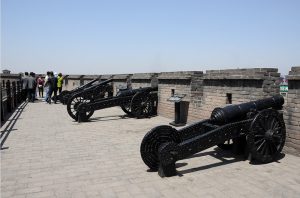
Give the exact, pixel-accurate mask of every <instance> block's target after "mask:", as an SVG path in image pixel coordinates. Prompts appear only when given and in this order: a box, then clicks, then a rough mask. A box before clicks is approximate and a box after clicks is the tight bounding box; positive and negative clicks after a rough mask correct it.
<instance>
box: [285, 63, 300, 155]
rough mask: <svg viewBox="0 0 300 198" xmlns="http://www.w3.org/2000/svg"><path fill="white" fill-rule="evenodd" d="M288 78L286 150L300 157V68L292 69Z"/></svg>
mask: <svg viewBox="0 0 300 198" xmlns="http://www.w3.org/2000/svg"><path fill="white" fill-rule="evenodd" d="M287 78H288V83H289V91H288V94H287V98H286V105H285V111H284V119H285V124H286V130H287V139H286V144H285V148H284V149H285V151H286V152H288V153H292V154H295V155H297V156H300V67H292V69H291V71H290V72H289V75H288V77H287Z"/></svg>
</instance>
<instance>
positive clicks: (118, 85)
mask: <svg viewBox="0 0 300 198" xmlns="http://www.w3.org/2000/svg"><path fill="white" fill-rule="evenodd" d="M131 76H132V74H116V75H112V78H113V83H112V85H113V91H114V95H116V94H117V92H118V91H119V89H124V88H130V87H131V84H130V80H131Z"/></svg>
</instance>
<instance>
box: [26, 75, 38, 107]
mask: <svg viewBox="0 0 300 198" xmlns="http://www.w3.org/2000/svg"><path fill="white" fill-rule="evenodd" d="M33 75H34V74H33V72H30V76H29V77H28V87H27V88H28V91H27V99H28V101H30V102H34V100H35V90H36V81H35V77H34V76H33Z"/></svg>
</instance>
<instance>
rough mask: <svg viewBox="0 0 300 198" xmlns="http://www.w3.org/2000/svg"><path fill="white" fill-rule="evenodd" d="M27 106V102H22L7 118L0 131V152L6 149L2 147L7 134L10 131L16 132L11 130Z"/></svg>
mask: <svg viewBox="0 0 300 198" xmlns="http://www.w3.org/2000/svg"><path fill="white" fill-rule="evenodd" d="M27 104H28V102H23V103H21V104H20V105H19V106H18V107H17V108H16V110H15V111H14V113H13V114H12V115H11V117H9V118H8V119H7V121H6V122H5V123H4V124H3V125H5V124H7V125H6V126H5V128H4V129H3V130H1V136H0V140H1V150H3V149H8V147H3V145H4V143H5V141H6V140H7V138H8V136H9V134H10V132H11V131H14V130H17V129H13V128H14V126H15V124H16V122H17V120H18V119H19V117H20V115H21V114H22V112H23V110H24V108H25V106H26V105H27Z"/></svg>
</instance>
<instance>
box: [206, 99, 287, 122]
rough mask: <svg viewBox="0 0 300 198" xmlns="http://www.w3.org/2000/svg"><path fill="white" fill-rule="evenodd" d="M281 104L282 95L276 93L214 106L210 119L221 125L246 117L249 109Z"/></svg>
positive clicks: (276, 107)
mask: <svg viewBox="0 0 300 198" xmlns="http://www.w3.org/2000/svg"><path fill="white" fill-rule="evenodd" d="M283 104H284V98H283V96H281V95H276V96H273V97H270V98H265V99H261V100H256V101H251V102H247V103H242V104H238V105H229V106H226V107H223V108H215V109H214V110H213V112H212V113H211V117H210V119H211V121H213V122H214V123H216V124H220V125H223V124H227V123H230V122H234V121H238V120H242V119H245V118H246V117H247V113H248V112H250V111H251V110H256V111H260V110H263V109H268V108H274V109H281V108H282V105H283Z"/></svg>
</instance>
